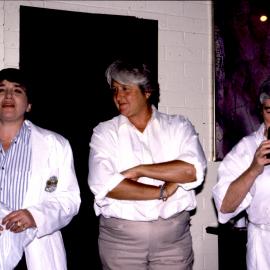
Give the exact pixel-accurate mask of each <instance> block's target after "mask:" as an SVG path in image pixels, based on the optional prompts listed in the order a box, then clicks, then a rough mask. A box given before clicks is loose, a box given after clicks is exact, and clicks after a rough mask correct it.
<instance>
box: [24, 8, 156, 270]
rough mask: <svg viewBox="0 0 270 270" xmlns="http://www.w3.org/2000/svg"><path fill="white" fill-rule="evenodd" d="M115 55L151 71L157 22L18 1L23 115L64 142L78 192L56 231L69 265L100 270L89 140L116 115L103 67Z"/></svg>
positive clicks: (114, 58) (69, 267)
mask: <svg viewBox="0 0 270 270" xmlns="http://www.w3.org/2000/svg"><path fill="white" fill-rule="evenodd" d="M118 58H124V59H126V58H127V59H131V60H138V61H141V62H145V63H147V64H148V65H150V67H151V68H152V69H153V70H154V71H155V73H156V75H157V74H158V73H157V61H158V21H155V20H146V19H138V18H136V17H128V16H116V15H100V14H89V13H81V12H71V11H59V10H52V9H43V8H34V7H25V6H21V8H20V68H21V69H23V70H25V71H26V72H28V73H29V74H31V78H32V83H33V88H34V90H35V95H34V97H33V108H32V112H31V114H30V116H29V118H30V120H32V121H33V122H34V123H36V124H38V125H40V126H42V127H44V128H48V129H51V130H54V131H56V132H58V133H60V134H62V135H64V136H65V137H66V138H67V139H68V140H69V141H70V143H71V146H72V149H73V153H74V161H75V168H76V173H77V177H78V181H79V185H80V189H81V197H82V205H81V209H80V212H79V214H78V215H77V216H76V217H75V218H74V219H73V220H72V222H71V224H69V225H68V226H67V227H66V228H64V229H63V230H62V232H63V237H64V241H65V246H66V251H67V258H68V269H69V270H72V269H74V270H79V269H86V268H87V269H92V270H93V269H101V267H100V262H99V256H98V249H97V237H98V218H97V217H96V216H95V213H94V211H93V196H92V194H91V192H90V190H89V188H88V185H87V176H88V154H89V140H90V137H91V135H92V129H93V127H94V126H96V125H97V124H98V122H100V121H104V120H107V119H109V118H111V117H112V116H114V115H116V111H115V108H114V105H113V103H112V101H111V96H110V93H109V92H110V91H109V89H108V86H107V84H106V81H105V76H104V72H105V69H106V67H107V66H108V65H109V64H110V63H111V62H112V61H114V60H116V59H118Z"/></svg>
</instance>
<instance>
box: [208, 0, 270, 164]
mask: <svg viewBox="0 0 270 270" xmlns="http://www.w3.org/2000/svg"><path fill="white" fill-rule="evenodd" d="M213 5H214V33H213V34H214V48H215V51H214V56H215V139H216V141H215V147H216V151H215V152H216V153H215V154H216V160H222V159H223V157H224V156H225V155H226V154H227V153H228V152H229V151H230V150H231V148H232V147H233V146H234V145H235V144H236V143H237V142H238V141H239V140H240V139H241V138H242V137H243V136H246V135H248V134H249V133H251V132H253V131H255V130H256V129H257V128H258V126H259V124H260V122H261V119H260V113H259V112H258V91H259V86H260V85H261V83H262V82H263V81H264V80H265V79H266V78H267V77H268V76H269V75H270V39H269V36H270V2H269V1H264V0H238V1H227V0H215V1H213ZM261 15H267V16H268V20H267V21H266V22H261V21H260V16H261Z"/></svg>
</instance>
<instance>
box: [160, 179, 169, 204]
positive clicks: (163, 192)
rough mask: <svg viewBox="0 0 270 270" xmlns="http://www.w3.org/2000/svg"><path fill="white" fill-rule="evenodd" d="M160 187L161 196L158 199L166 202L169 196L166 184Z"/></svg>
mask: <svg viewBox="0 0 270 270" xmlns="http://www.w3.org/2000/svg"><path fill="white" fill-rule="evenodd" d="M159 187H160V194H159V198H158V199H159V200H162V201H163V202H165V201H167V199H168V194H167V191H166V183H164V184H163V185H161V186H159Z"/></svg>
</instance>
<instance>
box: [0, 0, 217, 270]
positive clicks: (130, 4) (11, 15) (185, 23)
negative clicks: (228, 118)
mask: <svg viewBox="0 0 270 270" xmlns="http://www.w3.org/2000/svg"><path fill="white" fill-rule="evenodd" d="M20 5H25V6H26V5H27V6H35V7H44V8H52V9H60V10H70V11H78V12H90V13H100V14H114V15H128V16H136V17H138V18H144V19H154V20H158V25H159V51H158V57H159V60H158V65H159V67H158V68H159V82H160V87H161V102H160V105H159V108H160V110H161V111H163V112H168V113H170V114H184V115H186V116H187V117H188V118H189V119H190V120H191V121H192V123H193V124H194V126H195V128H196V130H197V131H198V133H199V136H200V139H201V142H202V145H203V148H204V150H205V153H206V156H207V159H208V173H207V177H206V181H205V184H204V188H203V191H202V192H201V193H199V194H198V195H197V201H198V207H197V212H196V215H194V216H193V217H192V227H191V232H192V237H193V246H194V252H195V264H194V270H217V269H218V246H217V236H215V235H209V234H207V233H206V231H205V228H206V227H207V226H209V225H216V224H217V221H216V216H215V211H214V207H213V204H212V199H211V188H212V186H213V185H214V184H215V182H216V171H217V166H218V163H216V162H213V161H212V158H213V154H212V152H213V138H214V137H213V95H212V92H213V90H212V87H213V85H212V36H211V33H212V30H211V27H212V26H211V22H212V14H211V12H212V8H211V0H209V1H208V0H207V1H206V0H205V1H52V0H50V1H29V0H24V1H14V0H13V1H10V0H5V1H0V68H4V67H17V66H18V62H19V6H20Z"/></svg>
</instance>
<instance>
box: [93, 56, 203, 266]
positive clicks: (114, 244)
mask: <svg viewBox="0 0 270 270" xmlns="http://www.w3.org/2000/svg"><path fill="white" fill-rule="evenodd" d="M106 77H107V81H108V84H109V85H110V88H111V91H112V95H113V100H114V102H115V105H116V107H117V109H118V110H119V115H118V116H116V117H114V118H113V119H111V120H108V121H105V122H102V123H100V124H99V125H98V126H96V127H95V128H94V132H93V135H92V137H91V142H90V157H89V178H88V183H89V187H90V189H91V191H92V192H93V194H94V195H95V203H94V208H95V212H96V214H97V215H98V216H100V223H99V253H100V257H101V262H102V267H103V269H104V270H105V269H106V270H107V269H110V270H119V269H129V270H146V269H153V270H154V269H155V270H158V269H170V270H176V269H177V270H180V269H181V270H190V269H192V265H193V250H192V238H191V234H190V214H189V212H190V211H191V210H193V209H195V208H196V198H195V191H194V189H195V188H196V187H198V186H200V185H201V184H202V182H203V181H204V175H205V169H206V159H205V155H204V152H203V149H202V147H201V144H200V141H199V137H198V134H197V133H196V131H195V129H194V126H193V125H192V124H191V122H190V121H189V120H188V119H187V118H186V117H184V116H181V115H168V114H165V113H161V112H159V111H158V110H157V109H156V107H155V105H157V103H158V101H159V99H158V98H159V85H158V82H157V80H156V79H155V78H154V76H153V74H152V72H151V71H150V70H149V68H148V67H147V66H146V65H145V64H142V63H129V62H124V61H120V60H116V61H115V62H113V63H112V64H111V65H110V66H109V67H108V69H107V71H106Z"/></svg>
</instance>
